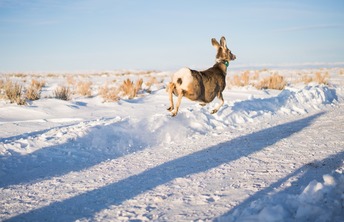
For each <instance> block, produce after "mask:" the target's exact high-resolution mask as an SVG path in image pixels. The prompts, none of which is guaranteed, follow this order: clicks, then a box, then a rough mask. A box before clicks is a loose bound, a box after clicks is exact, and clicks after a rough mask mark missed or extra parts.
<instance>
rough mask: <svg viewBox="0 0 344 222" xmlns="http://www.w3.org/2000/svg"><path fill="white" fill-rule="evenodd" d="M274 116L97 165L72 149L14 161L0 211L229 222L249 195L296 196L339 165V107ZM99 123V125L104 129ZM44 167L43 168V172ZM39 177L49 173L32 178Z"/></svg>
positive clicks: (22, 217)
mask: <svg viewBox="0 0 344 222" xmlns="http://www.w3.org/2000/svg"><path fill="white" fill-rule="evenodd" d="M274 121H276V123H272V122H273V121H272V122H269V123H263V124H262V125H261V126H257V125H253V124H252V125H253V128H250V126H249V125H248V126H247V127H248V129H246V130H243V131H236V130H231V131H230V132H228V131H227V132H223V133H219V134H218V135H213V136H211V137H209V136H208V135H196V136H195V137H193V138H189V139H188V140H181V141H175V142H174V143H171V144H166V143H165V144H163V145H158V146H154V147H150V148H149V149H144V150H142V151H138V152H134V153H131V154H128V155H124V156H119V157H118V158H114V159H108V160H104V161H100V158H101V157H99V158H95V157H94V158H93V159H94V160H97V162H98V163H94V162H92V163H88V162H87V160H80V158H82V157H83V154H80V153H78V154H76V155H78V156H75V157H74V156H73V154H72V153H71V154H66V156H68V157H70V158H76V159H77V160H69V159H68V158H67V159H65V158H62V157H63V156H62V155H63V154H61V153H57V155H56V156H55V155H54V152H53V151H51V150H50V151H49V156H50V158H51V159H48V160H46V159H45V158H48V156H47V155H45V154H44V149H43V151H42V152H41V153H38V154H32V155H29V157H24V158H23V159H22V160H20V161H19V162H20V164H22V165H19V166H15V167H17V168H23V169H24V168H25V169H27V167H30V172H26V171H25V170H24V171H23V172H24V173H25V175H26V176H25V175H24V174H23V172H20V170H19V169H18V170H17V171H19V172H17V174H14V175H13V174H11V175H6V174H5V177H3V176H2V178H6V177H8V178H10V177H11V178H13V179H11V180H9V179H8V178H6V179H7V180H5V181H4V180H2V181H1V182H2V183H1V184H2V188H1V190H0V191H1V197H2V198H1V206H2V207H1V218H2V220H7V219H8V221H42V220H48V221H52V220H53V221H74V220H80V221H88V220H96V221H106V220H109V221H111V220H113V219H116V220H130V219H139V220H160V221H183V220H195V219H201V220H207V219H208V220H212V219H214V218H217V217H220V218H221V217H222V216H223V215H225V218H227V219H228V214H232V213H233V212H234V211H235V210H236V209H241V208H242V207H244V206H245V205H247V204H249V203H250V202H252V201H253V200H256V199H259V198H262V197H263V196H265V195H267V194H270V195H272V196H274V195H279V194H280V193H284V192H288V193H289V194H300V193H301V192H302V189H304V188H305V186H307V185H308V184H309V183H310V182H311V181H312V180H318V181H321V179H322V175H323V174H327V173H331V172H332V171H333V170H335V169H337V168H340V167H343V159H344V141H343V135H344V132H343V127H342V126H343V124H344V109H343V107H342V106H340V107H336V108H330V109H328V110H326V111H324V112H318V113H315V114H311V115H307V116H301V117H300V118H298V119H295V120H290V119H288V120H281V119H279V120H274ZM113 122H114V123H112V124H116V121H113ZM88 124H90V123H88ZM103 124H104V123H99V125H101V127H103V128H104V127H106V126H104V125H103ZM270 124H271V126H268V125H270ZM81 125H82V124H78V125H77V126H73V127H81ZM99 125H97V127H99ZM58 130H59V131H63V128H59V129H58ZM98 130H99V129H98ZM74 131H75V129H74ZM40 136H41V135H40ZM36 137H37V135H36ZM83 140H85V138H84V139H83ZM84 142H85V141H83V143H84ZM73 144H74V145H75V146H77V144H78V142H77V141H76V142H75V141H74V142H73ZM45 149H50V148H45ZM58 152H66V151H61V150H59V151H58ZM85 155H89V153H88V154H85ZM96 155H97V154H96ZM41 157H42V158H43V159H41ZM59 157H61V158H59ZM85 158H86V157H85ZM91 159H92V158H91ZM8 161H9V163H10V162H11V160H8ZM83 161H85V163H84V162H83ZM12 162H13V161H12ZM76 163H77V164H78V166H75V164H76ZM2 164H3V165H4V164H5V165H6V164H7V163H6V161H5V163H4V162H2ZM31 165H34V166H31ZM48 167H52V168H51V169H49V170H48V169H47V168H48ZM54 167H57V168H58V169H59V170H58V171H57V172H56V171H54ZM79 168H82V169H79ZM47 172H48V174H50V175H43V174H46V173H47ZM28 173H30V174H28ZM43 176H44V177H48V178H45V179H42V180H40V179H41V177H43ZM23 182H25V183H23ZM5 212H6V213H5ZM226 215H227V216H226ZM228 220H229V219H228Z"/></svg>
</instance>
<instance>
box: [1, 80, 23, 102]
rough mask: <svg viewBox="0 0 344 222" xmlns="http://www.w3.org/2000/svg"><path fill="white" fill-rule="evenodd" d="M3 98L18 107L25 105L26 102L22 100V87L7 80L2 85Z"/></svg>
mask: <svg viewBox="0 0 344 222" xmlns="http://www.w3.org/2000/svg"><path fill="white" fill-rule="evenodd" d="M4 91H5V96H6V98H7V99H9V100H10V102H11V103H17V104H18V105H25V104H26V100H25V98H23V96H22V94H23V87H22V86H21V85H19V84H18V83H13V82H12V81H11V80H7V82H6V83H5V84H4Z"/></svg>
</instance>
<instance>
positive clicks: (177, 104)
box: [172, 90, 185, 116]
mask: <svg viewBox="0 0 344 222" xmlns="http://www.w3.org/2000/svg"><path fill="white" fill-rule="evenodd" d="M184 94H185V92H184V90H181V92H178V99H177V103H176V107H175V108H174V109H173V111H172V116H176V115H177V113H178V109H179V106H180V103H181V101H182V98H183V96H184Z"/></svg>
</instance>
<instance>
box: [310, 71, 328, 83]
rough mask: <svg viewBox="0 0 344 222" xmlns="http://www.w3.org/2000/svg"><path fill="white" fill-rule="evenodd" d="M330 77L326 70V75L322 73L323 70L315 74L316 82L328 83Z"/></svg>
mask: <svg viewBox="0 0 344 222" xmlns="http://www.w3.org/2000/svg"><path fill="white" fill-rule="evenodd" d="M329 77H330V75H329V74H328V72H325V73H324V75H322V74H321V72H316V73H315V74H314V82H316V83H319V84H325V85H327V84H328V79H329Z"/></svg>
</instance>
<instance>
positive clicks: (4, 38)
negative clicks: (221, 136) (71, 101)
mask: <svg viewBox="0 0 344 222" xmlns="http://www.w3.org/2000/svg"><path fill="white" fill-rule="evenodd" d="M222 35H224V36H225V37H226V38H227V45H228V47H229V48H230V49H231V50H232V52H233V53H234V54H235V55H236V56H237V60H236V61H235V62H233V65H251V64H290V63H291V64H294V63H297V64H299V63H318V62H320V63H332V62H344V53H343V52H344V40H343V39H344V1H343V0H322V1H320V0H289V1H284V0H283V1H280V0H261V1H257V0H252V1H251V0H240V1H238V0H235V1H232V0H227V1H203V0H174V1H163V0H59V1H58V0H0V72H17V71H24V72H25V71H28V72H29V71H82V70H85V71H90V70H99V71H100V70H115V69H122V68H123V69H155V70H173V69H177V68H179V67H184V66H189V67H192V68H200V69H202V68H207V67H209V66H211V65H213V63H214V60H215V49H214V48H213V47H212V45H211V42H210V39H211V38H213V37H215V38H217V39H219V38H220V37H221V36H222Z"/></svg>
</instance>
